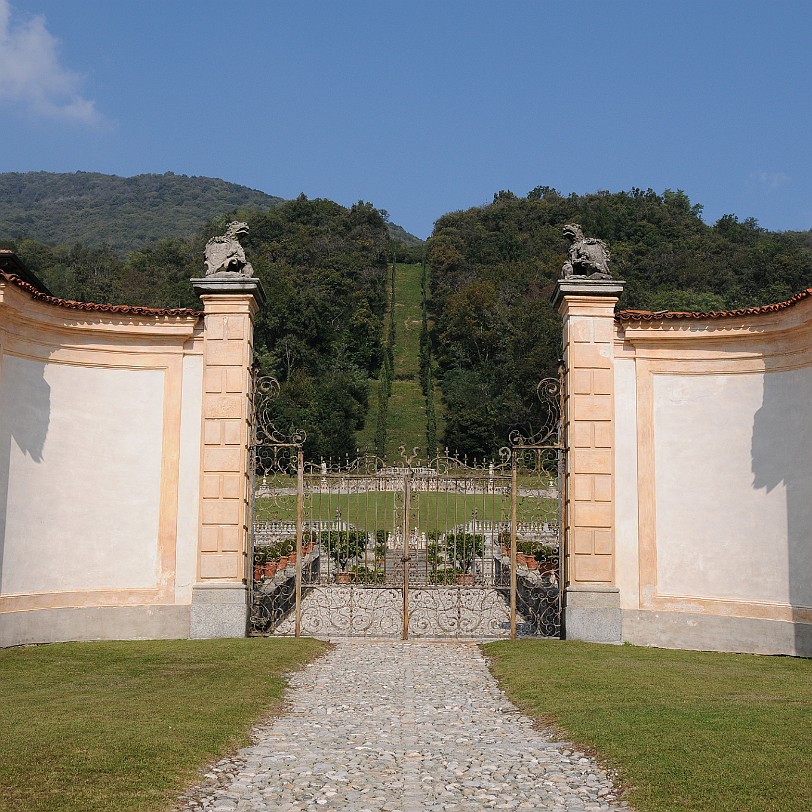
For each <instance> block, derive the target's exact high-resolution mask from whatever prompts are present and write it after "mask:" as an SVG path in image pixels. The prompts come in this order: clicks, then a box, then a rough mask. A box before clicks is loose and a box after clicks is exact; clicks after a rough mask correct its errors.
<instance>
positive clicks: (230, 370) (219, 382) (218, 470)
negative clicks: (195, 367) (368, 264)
mask: <svg viewBox="0 0 812 812" xmlns="http://www.w3.org/2000/svg"><path fill="white" fill-rule="evenodd" d="M234 277H236V278H234ZM192 283H193V285H194V287H195V291H196V292H197V293H198V295H200V298H201V300H202V301H203V309H204V343H203V415H202V420H203V424H202V434H201V436H202V449H201V457H200V460H201V462H200V519H199V534H198V556H197V582H196V583H195V585H194V587H193V589H192V615H191V632H190V636H191V637H243V636H245V633H246V623H247V616H248V597H247V596H248V587H247V583H248V581H247V579H248V569H249V564H248V560H247V556H248V541H249V535H248V530H249V528H248V522H249V520H250V516H251V513H250V499H251V493H250V479H251V472H250V470H249V445H250V434H249V433H250V413H249V406H250V387H251V365H252V362H253V336H254V315H255V314H256V312H257V310H258V308H259V305H260V304H261V303H262V301H263V299H264V297H263V294H262V288H261V286H260V283H259V280H257V279H249V278H246V277H242V276H239V275H236V274H234V275H231V274H229V275H228V276H226V275H223V278H220V279H216V278H213V277H207V278H206V279H193V280H192Z"/></svg>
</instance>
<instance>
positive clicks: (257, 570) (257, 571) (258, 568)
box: [254, 564, 265, 582]
mask: <svg viewBox="0 0 812 812" xmlns="http://www.w3.org/2000/svg"><path fill="white" fill-rule="evenodd" d="M264 570H265V568H264V567H263V566H262V565H261V564H254V582H256V581H258V580H259V579H260V578H262V576H263V575H264Z"/></svg>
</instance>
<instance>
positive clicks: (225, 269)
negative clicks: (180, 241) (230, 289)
mask: <svg viewBox="0 0 812 812" xmlns="http://www.w3.org/2000/svg"><path fill="white" fill-rule="evenodd" d="M247 233H248V224H247V223H239V222H236V221H235V222H233V223H229V224H228V226H227V227H226V233H225V234H223V236H222V237H212V238H211V239H210V240H209V241H208V242H207V243H206V276H211V275H212V274H219V273H237V274H240V275H241V276H253V275H254V269H253V268H252V267H251V263H250V262H248V260H247V259H246V258H245V250H244V249H243V247H242V246H241V245H240V241H239V238H240V237H241V236H243V235H244V234H247Z"/></svg>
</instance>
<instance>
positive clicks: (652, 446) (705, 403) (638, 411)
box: [557, 280, 812, 656]
mask: <svg viewBox="0 0 812 812" xmlns="http://www.w3.org/2000/svg"><path fill="white" fill-rule="evenodd" d="M621 289H622V283H620V282H614V281H613V280H612V281H606V282H580V283H578V282H574V283H573V282H565V281H562V282H560V283H559V290H558V293H557V302H558V306H559V310H560V312H561V313H562V316H563V317H564V345H565V370H566V391H567V396H566V408H565V422H566V429H567V438H568V447H569V463H568V474H567V488H566V494H567V497H566V498H567V510H566V515H567V525H568V526H567V546H568V556H567V568H566V573H567V576H566V583H567V586H566V594H565V603H566V608H565V612H564V614H565V629H566V635H567V637H570V638H578V639H586V640H603V641H607V642H626V641H627V642H630V643H634V644H639V645H654V646H662V647H672V648H688V649H702V650H722V651H742V652H754V653H769V654H793V655H800V656H812V423H811V422H810V420H809V414H808V407H809V404H810V403H812V295H810V293H812V292H810V291H805V292H803V293H800V294H798V295H797V296H795V297H793V299H792V300H790V301H789V302H784V303H782V304H778V305H770V306H767V307H762V308H752V309H749V310H742V311H736V312H727V313H709V314H688V313H643V312H635V311H626V312H620V313H617V314H615V313H614V305H615V303H616V301H617V297H618V295H619V293H620V291H621Z"/></svg>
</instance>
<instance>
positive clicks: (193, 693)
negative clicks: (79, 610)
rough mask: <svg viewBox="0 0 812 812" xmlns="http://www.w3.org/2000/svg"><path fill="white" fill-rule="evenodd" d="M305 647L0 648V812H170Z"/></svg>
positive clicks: (303, 657) (320, 647)
mask: <svg viewBox="0 0 812 812" xmlns="http://www.w3.org/2000/svg"><path fill="white" fill-rule="evenodd" d="M324 650H325V646H324V644H322V643H319V642H317V641H315V640H309V639H300V640H284V639H279V640H271V639H248V640H180V641H176V640H172V641H145V642H114V643H66V644H54V645H49V646H36V647H26V648H14V649H5V650H2V651H0V731H2V733H0V742H1V744H0V748H1V749H0V810H3V812H39V810H43V811H44V810H47V811H48V812H80V810H81V812H95V811H96V810H99V812H102V810H103V811H104V812H119V810H122V811H123V810H133V812H136V810H137V812H150V810H166V809H171V807H172V805H173V802H174V799H175V798H176V796H177V795H178V793H179V792H180V791H182V789H183V788H184V786H186V785H188V784H189V783H190V782H192V781H194V780H195V778H196V776H197V770H198V769H199V768H200V767H202V766H204V765H205V764H207V763H208V762H210V761H212V760H214V759H216V758H217V757H219V756H221V755H222V754H223V753H224V752H226V751H228V750H229V749H231V748H234V747H237V746H240V745H242V744H244V743H245V742H246V733H247V731H248V729H249V728H250V726H251V723H252V722H253V721H254V720H256V719H257V718H258V717H260V716H262V715H264V714H266V713H268V712H269V711H274V710H276V709H277V708H279V706H280V698H281V696H282V691H283V689H284V687H285V684H286V683H285V677H284V675H285V674H286V673H288V672H290V671H292V670H295V669H298V668H300V667H301V666H302V665H303V664H304V663H305V662H307V661H308V660H310V659H312V658H313V657H315V656H317V655H319V654H320V653H322V652H323V651H324Z"/></svg>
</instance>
